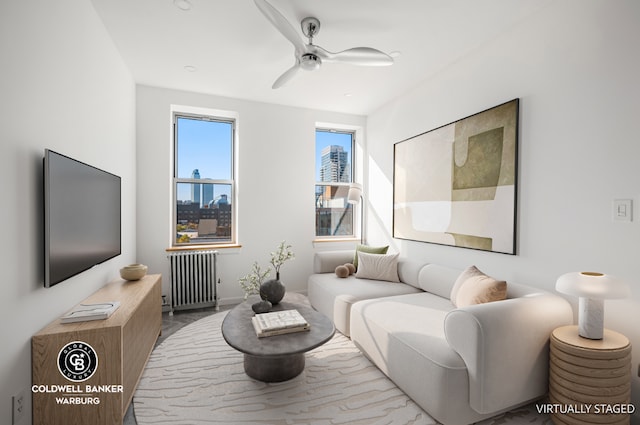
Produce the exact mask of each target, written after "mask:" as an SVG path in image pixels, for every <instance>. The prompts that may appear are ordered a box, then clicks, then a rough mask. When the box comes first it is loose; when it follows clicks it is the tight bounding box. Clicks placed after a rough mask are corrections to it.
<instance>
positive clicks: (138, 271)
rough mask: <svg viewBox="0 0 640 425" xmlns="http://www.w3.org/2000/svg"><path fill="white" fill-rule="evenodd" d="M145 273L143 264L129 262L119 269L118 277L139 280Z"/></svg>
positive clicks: (145, 268) (145, 269)
mask: <svg viewBox="0 0 640 425" xmlns="http://www.w3.org/2000/svg"><path fill="white" fill-rule="evenodd" d="M146 274H147V266H145V265H144V264H129V265H128V266H124V267H123V268H121V269H120V277H122V278H123V279H124V280H140V279H142V278H143V277H144V276H145V275H146Z"/></svg>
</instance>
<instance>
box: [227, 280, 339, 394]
mask: <svg viewBox="0 0 640 425" xmlns="http://www.w3.org/2000/svg"><path fill="white" fill-rule="evenodd" d="M256 301H259V298H258V297H250V298H249V299H248V300H247V301H245V302H243V303H242V304H239V305H238V306H236V307H234V308H233V309H232V310H231V311H229V313H227V316H226V317H225V318H224V321H223V322H222V336H223V337H224V339H225V341H227V344H229V345H230V346H231V347H233V348H235V349H236V350H238V351H240V352H242V353H244V371H245V373H246V374H247V375H249V376H250V377H252V378H254V379H257V380H259V381H263V382H282V381H287V380H289V379H292V378H295V377H296V376H298V375H299V374H300V373H302V371H303V370H304V363H305V356H304V353H306V352H307V351H309V350H312V349H314V348H316V347H318V346H320V345H322V344H324V343H325V342H327V341H329V340H330V339H331V337H332V336H333V334H334V333H335V327H334V326H333V322H331V320H330V319H329V318H328V317H326V316H325V315H324V314H322V313H319V312H317V311H315V310H314V309H313V308H311V307H310V306H309V304H308V302H306V297H304V296H303V295H300V294H289V293H287V294H286V295H285V297H284V298H283V300H282V301H281V302H280V303H278V304H277V305H275V306H274V307H273V308H272V309H271V311H280V310H294V309H295V310H298V312H300V314H301V315H302V317H304V318H305V319H306V320H307V322H308V323H309V325H310V329H309V331H303V332H295V333H290V334H284V335H275V336H269V337H265V338H258V336H257V335H256V332H255V330H254V328H253V324H252V323H251V317H253V316H254V314H255V313H254V312H253V310H251V304H253V303H254V302H256Z"/></svg>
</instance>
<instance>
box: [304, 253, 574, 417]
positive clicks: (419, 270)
mask: <svg viewBox="0 0 640 425" xmlns="http://www.w3.org/2000/svg"><path fill="white" fill-rule="evenodd" d="M353 256H354V252H353V251H325V252H319V253H316V255H315V259H314V274H313V275H311V276H310V277H309V280H308V288H307V289H308V297H309V301H310V303H311V305H312V306H313V307H314V308H315V309H317V310H318V311H320V312H322V313H324V314H325V315H327V316H328V317H330V318H332V319H333V321H334V323H335V325H336V328H337V329H338V330H339V331H340V332H342V333H343V334H345V335H347V336H350V337H351V339H352V340H353V342H354V343H355V344H356V345H357V346H358V348H359V349H360V350H361V351H362V352H363V354H365V355H366V356H367V357H368V358H369V359H370V360H371V361H372V362H373V363H374V364H375V365H376V366H377V367H378V368H379V369H380V370H381V371H382V372H384V373H385V374H386V375H387V376H388V377H389V378H390V379H391V380H393V381H394V382H395V383H396V385H397V386H398V387H399V388H401V389H402V390H403V391H404V392H405V393H406V394H407V395H408V396H409V397H411V398H412V399H413V400H414V401H415V402H416V403H417V404H419V405H420V406H421V407H422V408H423V409H424V410H425V411H426V412H427V413H429V414H430V415H431V416H432V417H434V418H435V419H436V420H438V421H439V422H441V423H443V424H445V425H458V424H470V423H473V422H477V421H480V420H483V419H486V418H489V417H492V416H495V415H497V414H499V413H501V412H504V411H507V410H510V409H513V408H514V407H517V406H520V405H523V404H526V403H528V402H531V401H533V400H535V399H538V398H540V397H542V396H544V395H545V394H546V392H547V387H548V380H547V376H548V341H549V335H550V334H551V331H552V330H553V329H555V328H556V327H558V326H562V325H567V324H571V323H572V321H573V313H572V310H571V306H570V305H569V303H568V302H567V301H566V300H564V299H563V298H562V297H560V296H557V295H554V294H552V293H549V292H545V291H543V290H540V289H537V288H533V287H528V286H524V285H518V284H515V283H511V282H509V283H508V284H507V299H506V300H503V301H495V302H490V303H485V304H477V305H470V306H466V307H462V308H456V307H455V306H454V305H453V303H452V302H451V301H450V300H449V296H450V293H451V289H452V287H453V285H454V283H455V281H456V279H457V278H458V276H459V275H460V273H461V272H462V270H456V269H452V268H448V267H444V266H440V265H435V264H426V265H425V264H421V263H417V262H414V261H408V260H402V259H401V260H400V261H399V263H398V275H399V278H400V281H401V282H400V283H390V282H386V281H376V280H370V279H358V278H356V277H354V276H349V277H347V278H338V277H337V276H336V275H335V273H334V270H335V268H336V267H337V266H338V265H341V264H344V263H347V262H351V261H352V260H353Z"/></svg>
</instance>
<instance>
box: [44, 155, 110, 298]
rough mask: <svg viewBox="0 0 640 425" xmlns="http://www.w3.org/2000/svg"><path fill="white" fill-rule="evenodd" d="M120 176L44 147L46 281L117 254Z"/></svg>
mask: <svg viewBox="0 0 640 425" xmlns="http://www.w3.org/2000/svg"><path fill="white" fill-rule="evenodd" d="M120 193H121V179H120V177H119V176H116V175H114V174H111V173H108V172H106V171H103V170H100V169H98V168H96V167H92V166H90V165H87V164H84V163H82V162H80V161H77V160H75V159H72V158H69V157H67V156H64V155H61V154H59V153H56V152H54V151H52V150H49V149H46V150H45V155H44V263H45V264H44V286H45V287H47V288H48V287H51V286H53V285H55V284H58V283H60V282H62V281H64V280H66V279H68V278H70V277H72V276H75V275H77V274H78V273H81V272H83V271H85V270H88V269H90V268H91V267H93V266H95V265H97V264H100V263H103V262H105V261H107V260H109V259H110V258H113V257H116V256H118V255H120V253H121V249H122V241H121V197H120V196H121V195H120Z"/></svg>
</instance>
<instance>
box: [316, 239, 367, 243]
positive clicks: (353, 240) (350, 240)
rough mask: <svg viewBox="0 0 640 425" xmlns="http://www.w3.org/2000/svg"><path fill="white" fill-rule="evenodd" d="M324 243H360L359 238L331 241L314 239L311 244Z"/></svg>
mask: <svg viewBox="0 0 640 425" xmlns="http://www.w3.org/2000/svg"><path fill="white" fill-rule="evenodd" d="M326 242H358V243H359V242H360V238H331V239H328V238H327V239H314V240H313V243H326Z"/></svg>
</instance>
